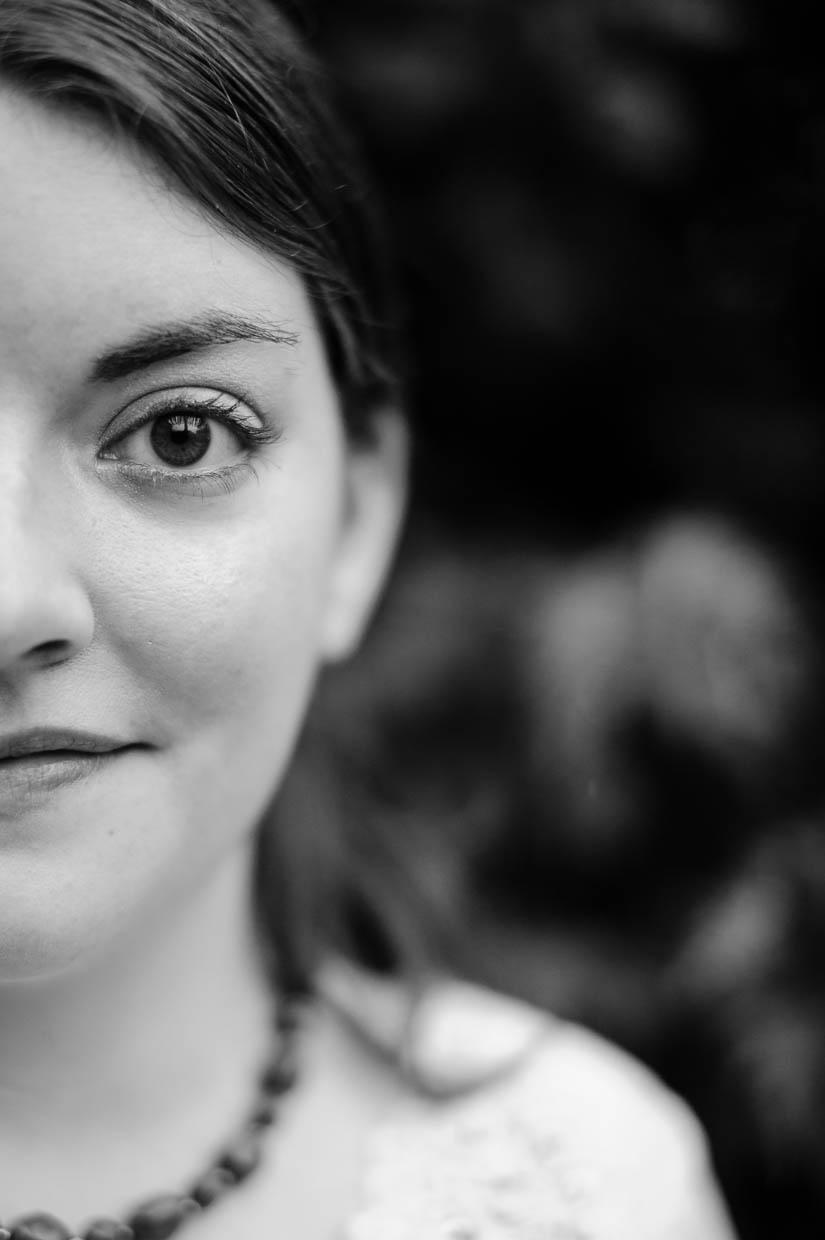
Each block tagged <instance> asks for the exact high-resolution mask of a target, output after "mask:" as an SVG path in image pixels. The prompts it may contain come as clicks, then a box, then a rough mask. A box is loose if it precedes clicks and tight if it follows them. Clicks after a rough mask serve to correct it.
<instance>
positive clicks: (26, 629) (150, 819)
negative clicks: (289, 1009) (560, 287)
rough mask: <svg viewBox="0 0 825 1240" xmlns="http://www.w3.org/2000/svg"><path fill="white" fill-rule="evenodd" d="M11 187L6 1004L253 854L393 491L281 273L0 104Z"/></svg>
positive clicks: (14, 104) (160, 194) (82, 133)
mask: <svg viewBox="0 0 825 1240" xmlns="http://www.w3.org/2000/svg"><path fill="white" fill-rule="evenodd" d="M0 184H2V187H3V188H2V194H0V978H2V977H4V976H5V977H7V978H9V977H14V976H26V975H36V974H42V973H45V972H53V971H55V970H59V969H62V968H65V967H66V966H68V965H69V964H71V963H72V962H74V961H78V960H82V959H83V958H84V957H85V956H86V955H87V954H88V953H89V952H92V951H93V950H94V948H95V944H96V943H99V942H101V941H104V940H107V939H108V938H109V937H110V936H111V935H112V934H116V933H118V931H119V930H121V929H124V928H129V927H132V926H134V925H136V924H140V918H141V917H149V916H151V915H154V911H155V910H157V908H158V906H159V905H160V904H162V903H163V902H166V903H169V902H171V901H173V900H175V901H179V900H180V898H181V895H182V893H185V892H186V891H188V890H190V889H191V888H192V885H193V884H197V883H201V882H203V881H204V876H205V875H206V874H208V873H212V872H214V871H215V870H216V867H217V866H219V864H220V862H221V860H222V859H224V858H226V857H227V856H228V855H229V854H230V853H231V852H232V851H233V850H234V849H236V848H238V847H243V846H245V845H246V844H248V843H249V842H250V841H251V839H252V836H253V832H254V827H255V825H256V823H257V822H258V820H259V818H260V815H261V813H262V812H263V811H264V809H265V808H266V806H267V804H268V802H269V801H270V799H271V797H272V794H273V791H274V789H275V786H276V785H277V782H278V780H279V778H280V775H281V773H282V771H283V769H284V766H285V764H286V762H287V760H288V757H289V754H290V751H291V747H292V745H293V742H294V739H295V735H296V732H297V730H298V728H299V726H300V722H301V719H302V716H303V713H304V709H305V704H306V701H307V698H308V695H309V693H310V691H311V688H312V683H313V678H314V674H315V671H316V668H317V665H318V663H319V661H320V660H322V659H323V658H325V657H335V656H337V655H340V654H342V653H344V652H345V651H346V650H347V649H348V648H349V647H350V646H351V645H352V644H353V642H354V641H355V640H356V638H357V635H358V632H359V630H360V627H361V625H362V623H363V621H364V617H365V615H366V613H367V611H368V610H369V606H370V603H371V601H372V598H373V596H374V594H375V592H376V590H377V588H378V585H379V582H380V579H381V576H382V573H383V570H384V566H385V563H386V559H387V557H388V556H389V553H390V548H391V544H392V541H393V532H394V526H395V523H396V519H397V516H398V507H399V500H398V492H399V489H400V488H399V486H398V472H397V466H396V465H395V464H393V463H392V461H391V459H390V458H391V457H392V456H393V453H392V452H391V451H390V450H389V449H387V446H386V440H385V441H384V445H383V447H382V446H381V443H380V442H379V446H378V447H377V448H376V449H375V450H374V451H371V452H370V453H367V452H366V451H364V452H361V453H355V452H354V450H352V449H351V448H350V447H349V446H348V444H347V441H346V439H345V436H344V433H343V431H342V426H341V420H340V416H339V409H338V404H337V398H336V392H335V390H334V388H333V385H332V383H331V380H330V375H329V372H328V369H327V365H326V361H325V357H324V353H323V349H322V344H321V341H320V339H319V333H318V330H317V327H316V324H315V322H314V319H313V316H312V313H311V311H310V308H309V304H308V301H307V297H306V295H305V292H304V290H303V288H302V285H301V283H300V281H299V280H298V279H297V278H296V277H295V275H294V274H293V273H292V272H291V271H290V270H289V269H288V268H287V267H286V266H284V265H281V264H279V263H277V262H275V261H274V260H273V259H272V258H270V257H268V256H264V255H262V254H261V253H260V252H258V251H257V250H256V249H254V248H252V247H250V246H247V245H245V244H243V243H242V242H239V241H238V240H236V239H234V238H232V237H231V236H229V235H227V234H226V233H225V232H223V231H221V230H220V229H219V228H218V227H217V226H216V225H215V224H214V223H213V222H210V220H208V219H207V218H206V217H205V216H204V214H203V213H201V212H200V211H199V209H198V208H197V207H196V206H195V205H194V204H192V203H190V202H188V201H186V200H184V199H182V198H181V197H179V196H177V195H174V194H172V193H171V192H170V191H169V190H168V189H167V188H165V187H164V185H163V182H162V179H161V178H160V176H158V175H157V174H155V173H154V172H153V171H152V169H151V167H150V166H149V165H148V164H147V165H145V166H143V165H142V164H141V163H140V162H139V160H138V159H137V157H136V156H135V155H134V153H130V152H129V151H127V150H126V149H125V148H123V147H121V146H120V145H119V143H118V142H117V141H116V140H115V139H114V138H113V137H112V136H110V135H109V134H108V132H106V131H104V130H103V129H102V128H100V129H98V128H97V127H96V126H95V124H94V123H92V122H89V121H87V120H80V119H78V118H76V117H72V116H69V115H67V114H63V113H61V112H59V111H56V110H51V109H49V110H47V109H46V108H45V107H43V106H41V105H39V104H36V103H33V102H31V101H28V100H27V99H25V98H24V97H22V96H20V95H18V94H17V93H15V92H13V91H11V90H8V91H6V90H4V89H0ZM88 734H91V735H92V736H93V737H97V738H98V740H89V739H88ZM87 747H90V748H91V749H96V750H101V751H102V752H97V753H88V752H78V751H79V750H80V751H82V750H84V749H85V748H87ZM38 748H42V749H43V750H44V751H46V752H44V753H42V754H40V755H37V754H34V753H33V752H32V750H36V749H38ZM58 751H60V752H58Z"/></svg>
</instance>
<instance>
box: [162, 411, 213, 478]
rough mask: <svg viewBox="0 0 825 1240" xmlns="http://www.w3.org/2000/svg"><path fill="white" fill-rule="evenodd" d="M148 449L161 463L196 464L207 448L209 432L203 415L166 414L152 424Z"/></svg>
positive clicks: (181, 466)
mask: <svg viewBox="0 0 825 1240" xmlns="http://www.w3.org/2000/svg"><path fill="white" fill-rule="evenodd" d="M150 438H151V441H152V448H153V449H154V451H155V452H156V453H157V455H158V456H159V457H160V459H161V460H162V461H163V463H164V464H165V465H171V466H172V467H173V468H177V469H181V468H183V467H184V466H186V465H197V463H198V462H199V461H201V460H202V459H203V457H205V456H206V453H207V452H208V451H209V444H210V442H211V440H212V432H211V430H210V428H209V423H208V421H207V420H206V418H201V417H198V416H197V415H195V414H179V413H169V414H166V415H165V416H164V417H161V418H156V419H155V421H154V422H153V423H152V433H151V436H150Z"/></svg>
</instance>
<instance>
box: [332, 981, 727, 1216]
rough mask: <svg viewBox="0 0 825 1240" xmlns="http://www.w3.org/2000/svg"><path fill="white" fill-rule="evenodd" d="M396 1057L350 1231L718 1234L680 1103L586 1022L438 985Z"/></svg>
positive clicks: (715, 1208)
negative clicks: (385, 1113)
mask: <svg viewBox="0 0 825 1240" xmlns="http://www.w3.org/2000/svg"><path fill="white" fill-rule="evenodd" d="M408 1056H409V1059H410V1062H411V1065H412V1068H413V1070H414V1073H415V1076H416V1078H417V1080H418V1082H419V1085H420V1086H421V1087H422V1089H423V1092H420V1093H419V1094H418V1095H417V1097H414V1098H413V1097H411V1098H409V1099H408V1100H407V1101H406V1102H405V1103H404V1105H403V1106H402V1107H401V1108H400V1110H399V1111H398V1113H397V1114H396V1116H395V1117H394V1119H393V1120H392V1121H391V1122H390V1123H389V1124H388V1125H387V1126H385V1127H384V1128H383V1130H382V1131H381V1132H380V1133H378V1134H377V1135H376V1137H375V1139H374V1141H373V1148H372V1153H371V1157H370V1163H369V1168H368V1174H367V1182H366V1195H365V1200H364V1204H363V1209H362V1210H361V1212H360V1213H359V1214H358V1216H357V1217H356V1219H355V1220H354V1221H353V1224H352V1226H351V1228H350V1230H349V1231H348V1232H347V1236H348V1240H412V1238H413V1237H415V1238H416V1240H505V1238H506V1240H522V1238H523V1240H528V1238H529V1240H532V1238H533V1237H539V1236H540V1237H542V1240H544V1237H547V1238H548V1240H550V1238H551V1237H552V1240H732V1236H733V1232H732V1230H731V1227H730V1223H729V1222H728V1220H727V1217H726V1213H725V1210H724V1207H723V1205H722V1203H721V1200H720V1197H719V1194H718V1191H717V1189H716V1187H715V1185H714V1182H713V1177H712V1174H711V1170H710V1165H709V1159H708V1152H707V1146H706V1142H705V1139H704V1135H703V1133H702V1131H701V1129H700V1127H699V1125H698V1123H697V1121H696V1120H695V1118H694V1117H693V1115H692V1113H691V1112H690V1111H689V1109H688V1108H687V1107H686V1106H685V1104H684V1103H683V1102H682V1101H681V1100H680V1099H678V1098H677V1097H676V1095H674V1094H673V1093H672V1092H670V1091H669V1090H667V1089H666V1088H665V1086H664V1085H663V1084H662V1083H661V1082H660V1081H658V1080H657V1079H656V1077H655V1076H653V1074H652V1073H650V1072H649V1071H648V1070H646V1069H645V1068H644V1067H642V1065H641V1064H639V1063H638V1062H637V1061H636V1060H634V1059H633V1058H632V1057H631V1056H629V1055H627V1054H625V1053H624V1052H622V1051H621V1050H619V1049H618V1048H617V1047H615V1046H613V1045H611V1044H610V1043H608V1042H606V1041H604V1040H603V1039H602V1038H599V1037H598V1036H596V1035H595V1034H592V1033H590V1032H588V1031H586V1030H584V1029H582V1028H580V1027H578V1026H575V1025H571V1024H569V1023H566V1022H562V1021H556V1020H553V1019H552V1018H548V1017H547V1016H545V1015H544V1014H541V1013H537V1012H536V1011H535V1010H534V1009H532V1008H530V1007H528V1006H526V1005H524V1004H520V1003H515V1002H514V1001H511V1000H508V999H504V998H502V997H500V996H497V995H493V994H491V993H490V992H488V991H484V990H480V989H478V988H475V987H468V986H465V985H461V984H459V985H457V986H454V985H445V986H444V987H442V988H441V989H440V990H438V991H436V992H434V993H433V995H432V996H431V997H430V999H429V1000H428V1002H427V1004H426V1005H425V1006H424V1007H423V1008H422V1009H421V1010H420V1012H419V1014H418V1018H417V1022H416V1027H415V1030H414V1037H412V1039H411V1045H410V1048H409V1050H408Z"/></svg>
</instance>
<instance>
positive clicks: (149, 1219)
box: [129, 1193, 200, 1240]
mask: <svg viewBox="0 0 825 1240" xmlns="http://www.w3.org/2000/svg"><path fill="white" fill-rule="evenodd" d="M199 1209H200V1206H199V1205H198V1203H197V1202H196V1201H193V1200H192V1198H191V1197H179V1196H177V1195H176V1194H174V1193H165V1194H164V1195H163V1196H162V1197H152V1198H151V1200H149V1201H145V1202H144V1203H143V1205H142V1206H139V1207H138V1209H137V1210H136V1211H135V1212H134V1214H133V1215H132V1217H131V1218H130V1219H129V1226H130V1227H131V1229H132V1231H133V1232H134V1233H135V1240H168V1237H169V1236H171V1235H172V1234H173V1233H174V1232H176V1231H177V1229H178V1228H179V1227H180V1225H181V1223H182V1222H183V1220H184V1219H185V1218H187V1217H188V1215H190V1214H191V1213H192V1212H193V1211H194V1210H199Z"/></svg>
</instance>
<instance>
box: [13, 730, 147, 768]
mask: <svg viewBox="0 0 825 1240" xmlns="http://www.w3.org/2000/svg"><path fill="white" fill-rule="evenodd" d="M129 744H130V742H129V741H124V740H121V739H119V738H117V737H113V736H104V735H102V734H101V733H98V732H85V731H83V730H82V729H79V728H29V729H28V730H27V731H25V732H15V733H13V734H11V735H8V736H0V761H3V760H4V759H5V758H25V757H27V756H28V755H29V754H35V753H49V752H51V751H53V750H64V751H65V750H72V751H75V752H77V753H90V754H93V753H111V752H113V751H114V750H115V749H124V748H126V746H127V745H129Z"/></svg>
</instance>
